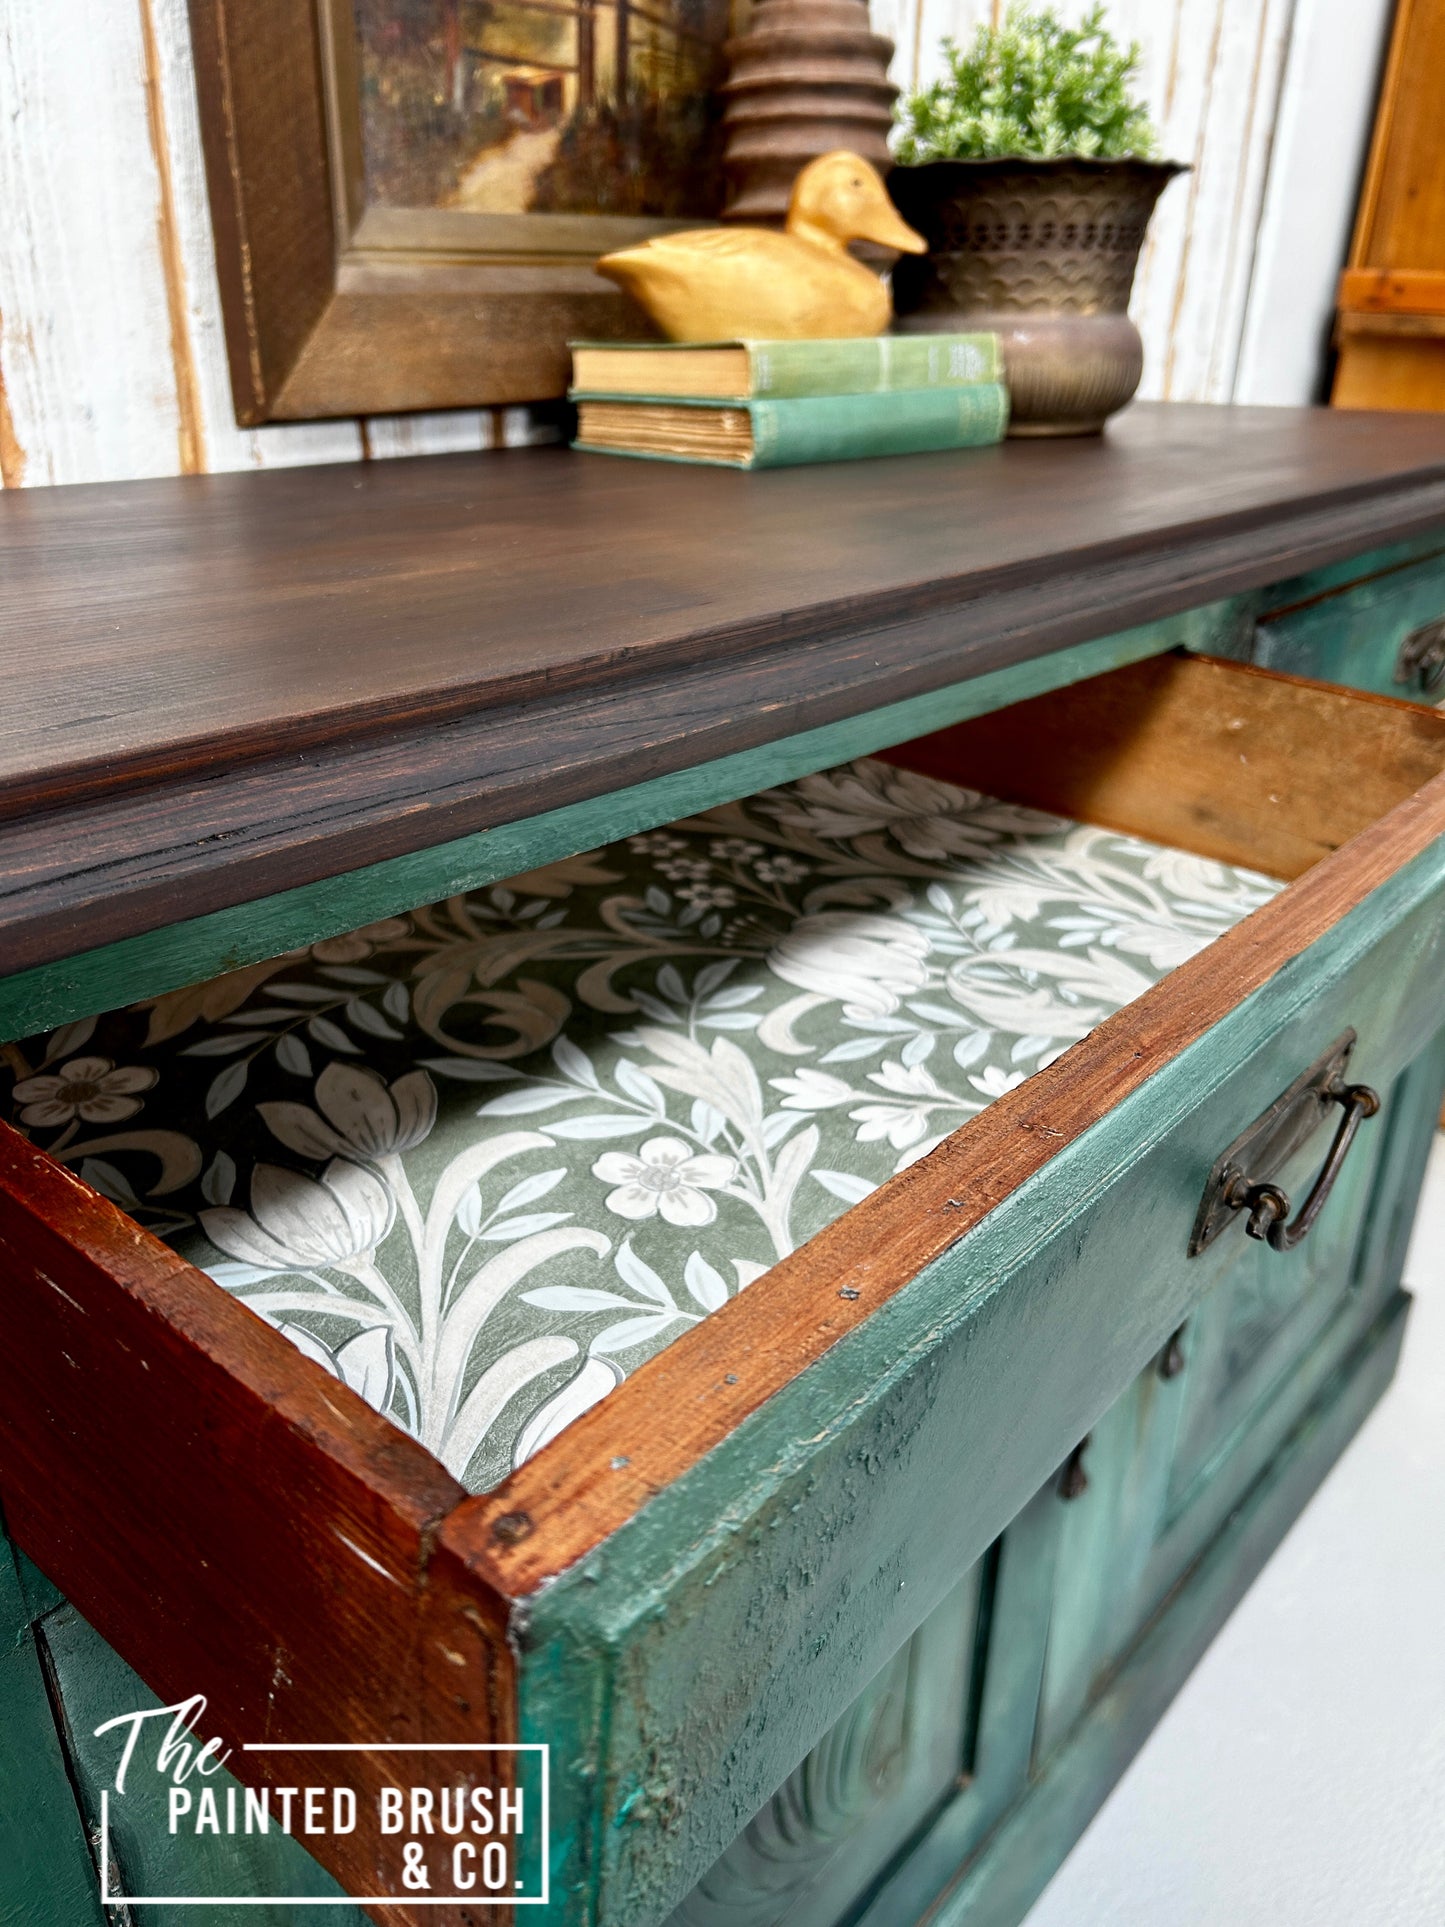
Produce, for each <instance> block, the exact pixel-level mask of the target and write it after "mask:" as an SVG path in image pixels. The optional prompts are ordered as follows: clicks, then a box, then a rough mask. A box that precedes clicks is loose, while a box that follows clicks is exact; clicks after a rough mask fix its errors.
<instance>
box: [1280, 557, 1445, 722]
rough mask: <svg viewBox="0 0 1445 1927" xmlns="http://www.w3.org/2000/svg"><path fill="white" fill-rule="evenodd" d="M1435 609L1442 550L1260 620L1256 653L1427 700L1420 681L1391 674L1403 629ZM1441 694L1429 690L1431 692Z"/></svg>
mask: <svg viewBox="0 0 1445 1927" xmlns="http://www.w3.org/2000/svg"><path fill="white" fill-rule="evenodd" d="M1441 616H1445V555H1437V556H1432V557H1430V558H1429V559H1428V560H1425V561H1420V562H1416V563H1414V564H1413V565H1411V566H1410V567H1407V568H1400V569H1396V570H1394V571H1392V572H1391V573H1389V574H1384V575H1377V576H1374V577H1372V578H1370V579H1368V580H1364V581H1361V582H1358V583H1356V584H1355V585H1354V586H1352V587H1348V588H1344V589H1341V590H1339V591H1338V592H1336V593H1333V594H1327V595H1325V596H1324V597H1323V599H1322V600H1320V601H1316V602H1307V603H1305V604H1304V606H1303V607H1300V608H1294V609H1287V610H1285V611H1284V612H1283V613H1282V614H1280V615H1278V616H1274V617H1270V618H1268V619H1266V620H1264V621H1262V622H1261V623H1260V624H1259V627H1258V629H1257V631H1256V638H1255V653H1254V660H1255V661H1256V662H1258V663H1259V664H1261V665H1262V666H1263V667H1264V668H1266V669H1280V670H1283V671H1284V672H1285V673H1286V674H1287V675H1291V676H1312V677H1314V678H1315V679H1316V680H1318V681H1321V682H1335V683H1344V684H1346V685H1348V686H1349V687H1350V688H1354V689H1370V690H1373V691H1374V692H1375V693H1376V694H1377V695H1380V696H1404V697H1406V698H1408V699H1410V700H1426V698H1425V697H1424V696H1423V695H1422V692H1421V690H1420V688H1419V686H1418V684H1413V685H1412V684H1407V683H1398V682H1396V681H1395V664H1396V660H1397V658H1398V656H1399V653H1400V645H1401V644H1402V643H1403V642H1404V640H1405V638H1406V636H1408V635H1409V634H1410V632H1411V631H1412V630H1414V629H1417V628H1419V627H1420V625H1421V624H1422V623H1426V622H1435V621H1438V620H1439V618H1440V617H1441ZM1440 693H1441V692H1440V691H1436V692H1435V694H1436V696H1437V697H1438V695H1439V694H1440Z"/></svg>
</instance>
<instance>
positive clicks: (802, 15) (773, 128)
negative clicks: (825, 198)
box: [722, 0, 898, 227]
mask: <svg viewBox="0 0 1445 1927" xmlns="http://www.w3.org/2000/svg"><path fill="white" fill-rule="evenodd" d="M726 52H727V57H728V63H729V73H728V78H727V80H726V82H725V83H724V85H723V89H722V92H723V94H724V97H725V99H726V102H727V105H726V108H725V109H724V112H723V129H724V139H725V146H724V150H723V171H724V172H725V173H726V175H727V178H728V200H727V205H726V206H725V207H724V209H723V219H724V220H725V221H753V222H761V223H764V224H770V225H775V226H779V227H780V226H781V225H782V223H783V218H784V216H785V215H786V213H787V211H788V195H789V193H790V191H791V189H792V185H793V181H794V180H795V178H796V177H797V174H798V172H799V170H800V169H801V168H802V167H804V166H805V165H806V164H807V163H808V162H809V161H811V160H813V159H815V158H816V157H817V156H818V155H819V154H827V153H831V152H832V151H833V150H834V149H835V148H840V147H841V148H847V149H848V151H849V152H850V153H854V154H860V155H862V157H863V159H864V160H866V161H871V162H872V163H873V165H874V166H875V167H876V168H878V169H879V170H880V171H883V172H886V170H887V168H888V165H889V154H888V130H889V128H890V126H891V125H892V121H893V103H894V101H895V100H896V99H897V98H898V89H897V88H896V87H895V86H894V85H893V84H892V82H891V81H890V80H889V78H888V63H889V61H890V60H891V59H892V57H893V42H892V41H891V40H887V39H885V38H884V37H883V35H882V34H876V33H874V32H873V31H872V29H871V28H870V26H869V24H868V6H867V0H760V4H759V5H758V6H757V7H756V8H755V9H754V11H753V16H752V23H751V25H750V26H749V28H748V31H747V32H746V33H745V34H742V35H740V36H739V37H738V38H737V39H736V40H730V41H729V42H728V44H727V48H726Z"/></svg>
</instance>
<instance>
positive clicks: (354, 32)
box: [190, 0, 745, 425]
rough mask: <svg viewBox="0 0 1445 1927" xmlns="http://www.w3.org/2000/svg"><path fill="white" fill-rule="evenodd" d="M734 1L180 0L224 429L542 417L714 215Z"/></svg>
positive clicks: (637, 321)
mask: <svg viewBox="0 0 1445 1927" xmlns="http://www.w3.org/2000/svg"><path fill="white" fill-rule="evenodd" d="M743 4H745V0H190V11H191V30H192V39H193V43H194V48H195V57H196V75H197V87H198V92H199V97H200V108H201V129H202V138H203V141H204V145H205V152H206V171H207V178H208V184H209V188H210V200H211V212H212V221H213V226H214V229H215V240H216V260H217V267H218V270H219V274H220V282H221V298H222V305H223V310H224V314H225V322H226V341H227V348H228V351H229V356H230V367H231V385H232V389H233V392H234V395H235V403H236V416H237V419H238V421H240V422H241V423H243V424H246V425H250V424H254V423H258V422H264V421H278V420H298V419H305V418H309V417H316V416H324V415H353V414H383V413H392V412H397V411H401V410H405V409H422V408H427V409H432V408H459V407H466V406H470V405H472V404H480V403H503V402H528V401H541V400H545V399H547V398H549V397H552V396H556V395H560V394H561V393H562V392H563V390H564V389H565V386H566V381H567V354H566V343H567V341H568V340H569V339H572V338H575V337H577V336H586V337H589V338H592V339H608V338H614V339H615V338H624V337H635V336H638V335H642V336H646V335H648V334H650V333H651V330H650V328H649V327H648V324H647V323H646V321H645V320H644V319H643V317H642V315H641V314H640V312H639V311H638V310H637V309H636V308H634V307H633V306H632V304H631V303H630V301H629V300H628V299H627V297H626V296H625V295H623V294H622V293H621V291H620V290H619V289H617V288H615V287H614V286H613V285H612V284H611V283H610V282H607V281H605V280H603V279H602V277H601V276H599V275H598V274H597V273H596V272H595V267H594V264H595V262H596V259H597V257H598V255H599V254H603V253H606V252H607V250H608V249H610V248H615V247H621V246H626V245H627V244H628V243H630V242H633V241H636V240H639V239H641V238H643V237H644V236H646V235H648V234H653V233H657V232H658V231H660V230H662V229H665V228H668V227H677V226H686V225H690V224H696V223H698V222H701V221H708V220H711V219H713V218H715V217H716V215H717V213H718V211H719V209H720V206H721V202H722V194H723V181H722V174H721V169H720V167H719V157H720V149H721V126H720V121H721V101H720V97H719V95H718V92H717V86H718V82H719V80H720V78H721V72H722V64H723V53H722V50H723V45H724V42H725V41H726V40H727V39H728V37H729V35H730V33H731V32H732V31H733V30H734V24H735V23H734V19H733V14H734V11H735V9H737V8H738V7H739V6H741V5H743Z"/></svg>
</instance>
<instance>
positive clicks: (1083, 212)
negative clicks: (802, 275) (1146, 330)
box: [888, 156, 1188, 435]
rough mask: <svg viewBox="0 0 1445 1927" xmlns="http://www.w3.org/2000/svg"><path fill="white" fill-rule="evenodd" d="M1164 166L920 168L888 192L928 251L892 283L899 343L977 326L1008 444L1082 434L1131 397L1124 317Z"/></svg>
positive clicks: (1139, 352) (1174, 169)
mask: <svg viewBox="0 0 1445 1927" xmlns="http://www.w3.org/2000/svg"><path fill="white" fill-rule="evenodd" d="M1187 171H1188V170H1187V168H1185V167H1183V166H1182V165H1181V164H1180V163H1179V162H1177V161H1141V160H1086V159H1081V158H1078V157H1074V156H1066V157H1064V156H1061V157H1060V158H1058V159H1055V160H1024V159H1009V160H992V161H928V162H925V163H924V164H923V165H922V166H919V167H895V168H894V169H893V170H892V172H891V174H890V175H889V177H888V188H889V192H890V193H891V194H892V196H893V200H894V203H895V205H896V206H897V208H898V210H899V212H900V213H901V214H902V216H903V218H904V220H905V221H907V222H908V224H909V226H910V227H914V228H917V230H918V232H919V233H920V234H922V235H923V236H924V238H925V239H926V240H927V242H928V253H927V254H926V255H920V256H917V257H914V258H908V257H905V258H904V259H903V260H901V261H900V262H899V263H898V266H897V267H896V268H895V269H894V272H893V305H894V310H895V312H896V314H897V318H898V319H897V326H898V329H899V331H900V333H904V334H919V333H931V334H945V333H952V332H955V331H970V330H974V329H989V330H991V331H993V332H994V333H996V334H997V335H999V337H1000V338H1001V340H1002V344H1003V354H1004V366H1005V368H1006V370H1007V375H1008V384H1009V391H1010V395H1011V398H1012V412H1011V417H1010V425H1009V433H1010V435H1093V434H1097V433H1098V431H1099V430H1100V429H1101V428H1102V427H1103V426H1104V423H1105V422H1106V421H1107V420H1108V418H1109V416H1110V415H1112V414H1114V413H1115V412H1116V410H1118V409H1120V408H1122V407H1123V406H1124V404H1125V402H1126V401H1128V400H1129V399H1130V397H1131V396H1132V395H1133V393H1134V391H1135V389H1136V388H1137V387H1138V386H1139V377H1140V376H1141V374H1142V373H1143V371H1144V344H1143V342H1142V341H1141V340H1140V338H1139V330H1138V329H1137V328H1136V327H1135V326H1134V324H1133V322H1132V321H1131V320H1130V319H1129V312H1128V311H1129V295H1130V293H1131V291H1132V289H1133V286H1134V270H1135V269H1136V267H1137V266H1138V263H1139V250H1140V248H1141V247H1142V245H1143V242H1144V235H1145V231H1146V230H1147V228H1148V226H1149V217H1150V215H1151V214H1152V213H1153V212H1154V204H1155V202H1156V201H1157V200H1158V198H1159V196H1160V194H1161V193H1163V191H1164V189H1165V188H1166V187H1167V186H1168V185H1169V183H1170V181H1172V180H1173V178H1174V176H1175V175H1176V174H1183V173H1187Z"/></svg>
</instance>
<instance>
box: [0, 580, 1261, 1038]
mask: <svg viewBox="0 0 1445 1927" xmlns="http://www.w3.org/2000/svg"><path fill="white" fill-rule="evenodd" d="M1242 611H1243V604H1242V603H1241V602H1240V601H1239V600H1238V599H1236V600H1233V601H1226V602H1219V603H1211V604H1209V605H1207V606H1206V607H1204V608H1202V609H1191V610H1188V611H1186V612H1185V613H1183V614H1182V615H1177V616H1168V617H1165V618H1164V619H1163V620H1161V621H1159V622H1151V623H1146V624H1144V625H1143V626H1142V627H1141V628H1138V629H1129V630H1125V631H1124V632H1123V633H1122V634H1120V635H1116V636H1105V637H1103V638H1101V639H1100V640H1099V641H1096V642H1085V643H1080V644H1078V645H1076V646H1075V647H1073V648H1069V649H1061V650H1059V651H1057V652H1056V653H1055V654H1053V655H1049V656H1038V657H1035V658H1033V659H1032V660H1031V661H1028V662H1022V663H1016V664H1014V665H1013V666H1012V667H1010V668H1007V669H998V670H994V671H992V672H991V673H990V674H988V675H984V676H975V677H973V678H971V679H970V680H969V681H967V682H961V683H954V684H953V685H951V686H950V687H949V688H946V689H941V690H937V691H935V692H932V693H930V694H928V695H925V696H914V697H910V698H909V699H908V700H907V701H905V702H898V703H890V704H888V705H887V706H886V707H884V708H882V709H874V710H870V711H868V712H867V714H865V715H862V716H849V717H845V718H844V719H843V720H842V721H840V722H836V723H830V724H828V725H827V726H826V727H824V728H821V729H810V730H805V731H803V732H802V733H801V734H800V735H796V736H787V737H783V738H782V739H781V740H779V741H778V742H774V743H768V744H765V745H764V746H763V747H761V748H759V749H751V750H744V751H742V752H740V753H738V754H736V755H732V756H723V757H720V758H718V759H717V760H716V761H714V762H710V763H702V764H699V765H698V766H697V767H696V768H694V769H688V770H682V771H679V772H678V773H677V774H675V775H671V776H660V777H657V778H655V779H654V780H653V781H651V782H647V783H638V784H635V785H633V786H632V787H631V788H628V789H622V790H617V791H615V792H613V794H611V795H609V796H601V797H596V798H594V799H592V800H590V801H588V802H585V803H577V804H570V805H568V806H567V807H566V808H564V809H558V810H549V811H548V812H546V813H545V814H544V815H541V816H534V817H528V818H527V819H526V820H525V821H523V822H520V823H508V824H504V825H501V826H500V827H498V828H497V829H492V830H481V831H478V832H477V834H476V835H474V836H464V837H459V838H457V839H455V840H454V841H452V842H448V843H440V844H437V845H436V846H435V847H434V848H432V849H428V850H419V851H417V852H416V853H415V854H414V855H411V856H402V857H393V858H389V859H388V860H387V861H386V862H384V863H373V864H369V865H367V866H366V867H364V868H362V869H359V870H353V871H350V872H348V873H347V874H346V875H344V876H339V877H329V878H326V879H324V880H322V881H321V882H319V883H313V884H307V885H305V886H304V887H303V888H299V889H295V890H283V891H280V892H279V893H277V894H276V895H275V896H269V897H263V898H260V899H258V900H257V901H255V902H252V903H247V904H241V905H238V906H237V907H236V908H234V909H230V910H218V911H215V912H213V913H212V914H210V915H208V916H203V917H193V918H190V919H188V920H187V921H184V922H181V923H176V924H172V925H170V926H169V927H168V928H166V929H163V930H154V931H150V932H147V933H146V934H145V935H143V936H137V937H127V938H125V939H124V940H123V941H122V942H119V943H114V944H107V945H105V946H103V947H102V948H99V949H95V950H82V951H81V952H79V953H78V954H77V955H75V956H73V957H67V958H65V959H63V960H62V961H60V962H57V963H53V964H44V965H41V966H38V967H37V968H35V969H33V970H23V971H17V972H15V973H14V974H13V975H11V976H8V977H0V1039H5V1038H15V1037H28V1036H31V1035H32V1034H33V1033H34V1032H36V1031H40V1030H47V1029H49V1028H51V1026H53V1025H56V1024H62V1023H67V1022H69V1021H70V1020H71V1019H72V1018H75V1017H87V1016H93V1015H94V1014H95V1013H96V1012H97V1011H102V1010H116V1009H118V1008H120V1007H121V1006H122V1005H124V1004H129V1003H134V1002H136V1001H137V1000H139V999H140V998H142V997H155V996H159V995H160V994H161V993H162V992H164V991H167V990H175V989H178V988H179V987H180V986H181V985H183V984H192V983H200V982H202V981H203V980H204V979H206V978H208V977H214V976H218V975H219V974H220V973H221V972H223V971H227V970H235V969H238V968H240V966H241V965H243V964H247V963H256V962H259V961H260V960H261V959H262V958H265V957H276V956H280V955H281V953H282V952H283V951H286V950H291V949H294V948H296V947H298V946H300V945H303V944H309V943H316V942H319V941H320V940H321V939H322V938H323V937H332V936H335V935H336V934H337V933H338V932H339V931H344V930H354V929H356V928H357V927H358V926H359V925H361V924H364V923H370V922H373V921H375V920H376V919H378V918H380V917H387V916H393V915H395V914H396V913H397V912H398V911H403V910H413V909H415V908H416V907H417V905H418V904H422V903H435V902H438V901H440V900H441V899H442V898H444V897H449V896H454V895H456V894H458V893H459V892H461V891H464V890H475V889H480V888H481V887H482V886H483V885H484V884H488V883H493V882H496V881H497V880H498V879H499V878H503V877H511V876H516V875H518V874H519V873H521V872H522V871H525V870H533V869H538V868H540V867H541V866H542V865H543V864H545V863H555V862H557V861H558V860H559V859H560V858H562V857H567V856H575V855H577V853H578V852H579V851H582V850H592V849H596V848H597V847H598V846H599V845H600V844H603V843H609V842H613V841H615V840H616V839H617V838H618V837H622V836H629V835H631V834H633V833H634V832H635V831H638V830H646V829H652V828H654V827H655V826H656V825H657V824H659V823H670V822H673V821H675V820H676V819H677V818H679V817H683V816H688V815H694V814H696V813H697V812H699V811H701V810H708V809H713V808H714V807H716V805H718V804H719V803H728V802H734V801H736V800H737V798H739V797H741V796H751V795H753V794H755V793H756V792H757V791H758V790H762V789H767V788H768V787H770V786H771V785H772V784H775V783H787V782H791V781H792V780H793V779H794V778H795V777H799V776H804V775H807V774H808V773H809V772H810V771H812V770H818V769H826V768H828V767H830V766H831V765H832V764H835V763H842V762H847V761H848V760H849V759H850V758H852V757H855V756H868V755H871V754H873V752H874V751H876V750H880V749H886V748H887V747H888V746H889V745H890V744H893V743H901V742H906V741H907V740H908V739H909V738H910V737H913V736H921V735H925V734H926V733H927V732H928V731H930V730H934V729H942V728H944V727H946V726H947V725H948V724H950V723H955V722H962V721H964V720H965V719H966V718H968V717H970V716H981V715H983V714H984V713H985V712H986V711H988V710H991V709H1002V708H1005V707H1006V706H1007V705H1008V704H1010V703H1016V702H1022V701H1023V700H1024V699H1025V698H1026V697H1029V696H1036V695H1040V694H1042V693H1043V692H1044V691H1046V690H1050V689H1062V688H1064V687H1065V686H1066V685H1068V684H1069V683H1074V682H1082V681H1083V680H1084V679H1085V678H1086V677H1089V676H1097V675H1101V674H1102V673H1103V672H1104V671H1105V670H1108V669H1117V668H1120V667H1122V666H1123V665H1124V664H1126V663H1131V662H1138V661H1140V660H1142V659H1143V658H1144V657H1146V656H1157V655H1160V654H1162V653H1163V652H1164V651H1166V650H1168V649H1173V648H1176V647H1181V646H1183V647H1189V648H1194V649H1204V650H1208V649H1210V648H1212V647H1216V646H1218V645H1219V643H1220V641H1221V639H1222V638H1225V637H1227V636H1232V635H1234V634H1236V633H1238V632H1239V631H1240V625H1241V622H1242V621H1243V620H1244V619H1245V618H1244V615H1243V614H1242Z"/></svg>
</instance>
